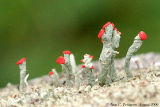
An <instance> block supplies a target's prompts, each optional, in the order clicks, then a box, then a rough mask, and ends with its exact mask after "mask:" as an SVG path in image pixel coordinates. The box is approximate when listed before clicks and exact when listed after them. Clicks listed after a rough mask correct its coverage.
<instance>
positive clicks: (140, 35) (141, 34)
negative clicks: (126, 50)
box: [139, 31, 147, 40]
mask: <svg viewBox="0 0 160 107" xmlns="http://www.w3.org/2000/svg"><path fill="white" fill-rule="evenodd" d="M139 37H140V38H141V40H145V39H147V35H146V34H145V32H143V31H141V32H139Z"/></svg>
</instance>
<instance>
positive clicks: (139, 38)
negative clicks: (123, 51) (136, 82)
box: [125, 31, 147, 78]
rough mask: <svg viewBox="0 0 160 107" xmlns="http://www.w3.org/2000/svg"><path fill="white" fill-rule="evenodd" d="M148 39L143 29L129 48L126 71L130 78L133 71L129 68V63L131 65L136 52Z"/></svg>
mask: <svg viewBox="0 0 160 107" xmlns="http://www.w3.org/2000/svg"><path fill="white" fill-rule="evenodd" d="M145 39H147V36H146V34H145V33H144V32H143V31H141V32H140V33H139V34H138V35H137V36H136V37H135V39H134V42H133V44H132V45H131V47H130V48H129V49H128V52H127V55H126V58H125V72H126V75H127V77H128V78H132V77H133V75H132V72H131V71H130V70H129V65H130V59H131V57H132V56H133V54H134V53H135V52H137V51H138V49H139V48H140V47H141V45H142V42H143V40H145Z"/></svg>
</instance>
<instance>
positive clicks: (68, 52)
mask: <svg viewBox="0 0 160 107" xmlns="http://www.w3.org/2000/svg"><path fill="white" fill-rule="evenodd" d="M63 54H69V55H70V54H71V51H63Z"/></svg>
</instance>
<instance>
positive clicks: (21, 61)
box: [17, 58, 26, 65]
mask: <svg viewBox="0 0 160 107" xmlns="http://www.w3.org/2000/svg"><path fill="white" fill-rule="evenodd" d="M25 61H26V58H22V59H21V60H19V61H18V62H17V65H19V64H23V62H25Z"/></svg>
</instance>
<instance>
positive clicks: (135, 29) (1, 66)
mask: <svg viewBox="0 0 160 107" xmlns="http://www.w3.org/2000/svg"><path fill="white" fill-rule="evenodd" d="M108 21H111V22H113V23H114V24H115V25H116V27H117V28H118V30H119V31H120V32H122V35H121V42H120V48H119V49H118V51H119V52H120V55H119V56H117V57H119V58H120V57H124V56H125V54H126V52H127V49H128V47H129V46H130V45H131V44H132V42H133V39H134V37H135V36H136V35H137V34H138V33H139V31H141V30H143V31H145V32H146V34H147V36H148V39H147V40H145V41H144V43H143V46H142V47H141V49H140V50H139V51H138V52H137V54H138V53H147V52H152V51H153V52H159V51H160V47H159V41H160V37H159V34H160V30H159V28H160V0H1V1H0V87H4V86H5V85H6V84H7V83H8V82H11V83H13V84H17V83H19V68H18V66H17V65H16V62H17V61H18V60H19V59H21V58H22V57H26V58H27V72H28V73H29V74H30V77H29V79H32V78H35V77H39V76H42V75H45V74H48V72H49V71H50V70H51V69H52V68H56V69H57V71H60V70H61V69H60V65H58V64H56V59H57V57H59V56H60V55H62V51H63V50H70V51H71V52H72V53H74V55H75V56H76V61H77V64H80V60H81V59H82V57H83V54H85V53H90V54H91V55H94V56H95V58H94V60H98V57H99V55H100V52H101V49H102V44H101V42H100V40H99V39H98V37H97V34H98V33H99V30H100V29H101V27H102V25H103V24H105V23H106V22H108Z"/></svg>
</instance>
